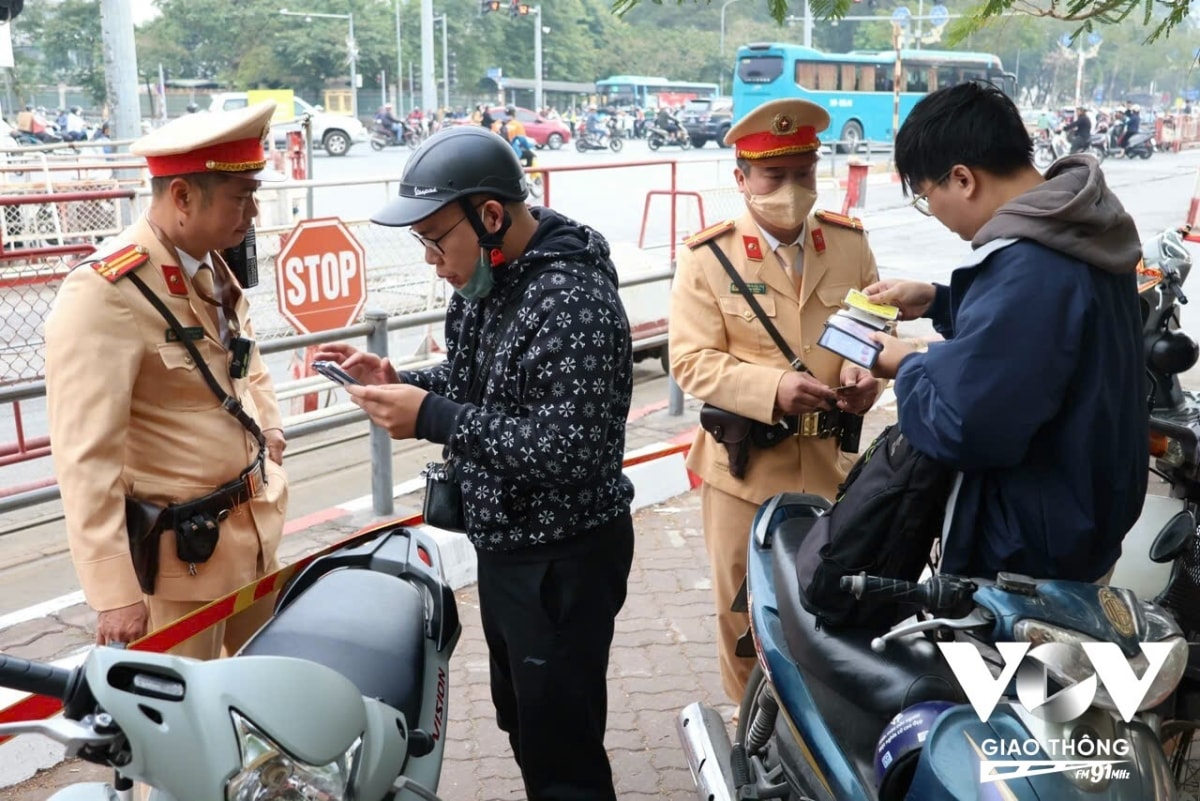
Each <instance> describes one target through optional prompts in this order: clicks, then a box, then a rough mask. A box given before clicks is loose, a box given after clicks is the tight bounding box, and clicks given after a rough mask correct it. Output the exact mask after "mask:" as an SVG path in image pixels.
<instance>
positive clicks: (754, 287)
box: [729, 284, 767, 295]
mask: <svg viewBox="0 0 1200 801" xmlns="http://www.w3.org/2000/svg"><path fill="white" fill-rule="evenodd" d="M746 289H749V290H750V294H751V295H765V294H767V285H766V284H746ZM729 292H730V294H733V295H740V294H742V290H740V289H738V285H737V284H730V285H729Z"/></svg>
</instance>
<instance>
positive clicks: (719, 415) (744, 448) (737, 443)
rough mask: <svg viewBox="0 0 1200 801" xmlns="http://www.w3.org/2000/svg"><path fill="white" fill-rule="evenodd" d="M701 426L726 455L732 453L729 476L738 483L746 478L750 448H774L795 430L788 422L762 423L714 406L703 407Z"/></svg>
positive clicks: (701, 408)
mask: <svg viewBox="0 0 1200 801" xmlns="http://www.w3.org/2000/svg"><path fill="white" fill-rule="evenodd" d="M700 427H701V428H703V429H704V430H705V431H707V432H708V433H709V434H710V435H712V438H713V439H715V440H716V441H717V442H719V443H721V444H722V445H724V446H725V452H726V453H727V454H729V475H731V476H733V477H734V478H736V479H739V480H740V479H743V478H745V477H746V467H747V466H748V465H749V464H750V449H751V448H759V449H760V450H767V449H768V448H774V447H775V446H776V445H778V444H779V443H781V442H783V441H784V440H785V439H787V438H788V437H790V436H791V435H792V434H793V433H794V431H795V428H794V427H793V428H791V429H789V428H788V426H787V424H786V423H783V422H780V423H776V424H774V425H771V424H768V423H760V422H759V421H757V420H751V419H750V418H749V417H742V416H741V415H740V414H734V413H733V412H730V411H726V410H725V409H722V408H720V407H719V406H713V405H712V404H711V403H706V404H704V405H703V406H701V407H700Z"/></svg>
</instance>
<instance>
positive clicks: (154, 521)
mask: <svg viewBox="0 0 1200 801" xmlns="http://www.w3.org/2000/svg"><path fill="white" fill-rule="evenodd" d="M165 512H166V509H164V508H163V507H161V506H156V505H154V504H152V503H147V502H146V501H140V500H138V499H137V498H131V497H130V496H128V495H126V496H125V530H126V531H127V532H128V533H129V556H130V557H131V558H132V559H133V572H134V573H136V574H137V580H138V586H140V587H141V588H142V592H144V593H146V594H147V595H153V594H154V580H155V579H156V578H157V577H158V538H159V536H160V535H161V534H162V532H163V521H164V518H165V517H166V515H165V514H164V513H165Z"/></svg>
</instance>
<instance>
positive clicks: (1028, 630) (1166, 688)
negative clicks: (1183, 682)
mask: <svg viewBox="0 0 1200 801" xmlns="http://www.w3.org/2000/svg"><path fill="white" fill-rule="evenodd" d="M1013 634H1014V635H1015V636H1016V638H1017V639H1018V640H1024V641H1026V642H1031V643H1033V644H1034V645H1035V646H1037V645H1043V644H1045V643H1062V644H1064V645H1070V646H1073V647H1071V648H1070V649H1063V650H1061V651H1059V652H1058V654H1059V655H1060V656H1061V657H1062V658H1057V659H1043V660H1042V663H1043V664H1044V665H1045V667H1046V672H1047V673H1048V674H1049V676H1050V677H1051V678H1052V679H1054V680H1055V681H1056V682H1058V683H1059V684H1061V685H1063V686H1064V687H1066V686H1070V685H1073V684H1078V683H1079V682H1081V681H1086V680H1088V679H1089V678H1091V677H1092V676H1093V675H1094V674H1095V672H1096V671H1095V668H1094V667H1093V665H1092V662H1091V660H1090V659H1089V658H1088V656H1087V653H1086V652H1084V650H1083V648H1082V647H1081V646H1082V645H1083V644H1084V643H1091V642H1097V640H1094V639H1092V638H1091V637H1087V636H1084V635H1083V634H1080V633H1079V632H1076V631H1071V630H1070V629H1064V628H1060V627H1058V626H1053V625H1051V624H1049V623H1046V622H1044V621H1041V620H1021V621H1019V622H1018V623H1017V624H1016V625H1015V626H1014V627H1013ZM1160 642H1166V643H1169V644H1170V646H1171V650H1170V651H1169V652H1168V653H1167V657H1166V659H1165V660H1164V661H1163V664H1162V667H1161V668H1159V671H1158V674H1157V675H1155V677H1154V679H1153V680H1152V681H1151V682H1150V686H1149V687H1148V689H1147V690H1146V694H1145V695H1144V696H1143V697H1142V701H1141V703H1140V704H1138V711H1139V712H1141V711H1142V710H1145V709H1151V708H1153V707H1156V706H1158V705H1159V704H1161V703H1162V702H1163V701H1165V700H1166V699H1167V697H1168V696H1170V694H1171V693H1172V692H1173V691H1174V690H1175V687H1176V685H1178V684H1179V680H1180V679H1181V678H1183V671H1184V669H1185V668H1187V661H1188V645H1187V642H1186V641H1185V640H1184V638H1183V637H1181V636H1174V637H1169V638H1166V639H1163V640H1160ZM1125 661H1126V662H1128V663H1129V666H1130V668H1131V669H1132V670H1133V672H1134V675H1135V676H1139V677H1140V676H1144V675H1146V669H1147V668H1148V667H1149V666H1150V661H1149V660H1148V659H1147V658H1146V655H1145V654H1144V653H1142V652H1141V651H1138V653H1137V655H1136V656H1131V657H1126V660H1125ZM1092 703H1093V704H1095V705H1096V706H1098V707H1100V708H1101V709H1107V710H1110V711H1112V712H1119V711H1120V710H1119V709H1118V708H1117V705H1116V703H1115V702H1114V701H1113V699H1112V696H1111V695H1109V692H1108V689H1107V688H1105V687H1104V685H1102V684H1100V685H1099V686H1097V688H1096V696H1095V698H1094V699H1093V701H1092Z"/></svg>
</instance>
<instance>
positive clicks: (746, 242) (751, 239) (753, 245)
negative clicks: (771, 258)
mask: <svg viewBox="0 0 1200 801" xmlns="http://www.w3.org/2000/svg"><path fill="white" fill-rule="evenodd" d="M742 245H743V246H744V247H745V248H746V258H747V259H749V260H750V261H762V260H763V254H762V245H760V244H759V243H758V237H757V236H743V237H742Z"/></svg>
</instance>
